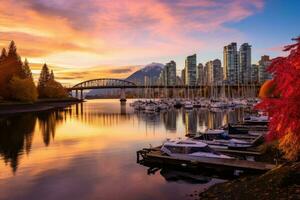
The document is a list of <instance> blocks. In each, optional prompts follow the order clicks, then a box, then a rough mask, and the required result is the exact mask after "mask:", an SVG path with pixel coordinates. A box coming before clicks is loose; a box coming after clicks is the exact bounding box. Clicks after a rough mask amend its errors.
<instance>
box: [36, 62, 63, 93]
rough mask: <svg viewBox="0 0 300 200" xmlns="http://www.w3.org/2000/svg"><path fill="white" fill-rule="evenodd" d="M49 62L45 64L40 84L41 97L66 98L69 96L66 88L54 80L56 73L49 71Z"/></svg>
mask: <svg viewBox="0 0 300 200" xmlns="http://www.w3.org/2000/svg"><path fill="white" fill-rule="evenodd" d="M49 71H50V70H49V68H48V66H47V64H44V66H43V68H42V71H41V74H40V78H39V84H38V92H39V96H40V97H41V98H64V97H67V92H66V90H65V88H64V87H63V86H62V85H61V84H60V83H59V82H57V81H55V80H54V73H53V71H51V73H50V72H49Z"/></svg>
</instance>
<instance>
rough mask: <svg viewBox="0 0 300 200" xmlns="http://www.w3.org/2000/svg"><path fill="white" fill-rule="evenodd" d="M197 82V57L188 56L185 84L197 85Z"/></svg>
mask: <svg viewBox="0 0 300 200" xmlns="http://www.w3.org/2000/svg"><path fill="white" fill-rule="evenodd" d="M196 82H197V55H196V54H194V55H191V56H188V57H187V58H186V60H185V84H186V85H189V86H193V85H196Z"/></svg>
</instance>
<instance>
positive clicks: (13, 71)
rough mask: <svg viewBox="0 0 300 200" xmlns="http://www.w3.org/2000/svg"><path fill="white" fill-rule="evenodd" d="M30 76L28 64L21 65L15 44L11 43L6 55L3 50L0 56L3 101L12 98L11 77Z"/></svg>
mask: <svg viewBox="0 0 300 200" xmlns="http://www.w3.org/2000/svg"><path fill="white" fill-rule="evenodd" d="M26 62H27V61H26ZM24 65H26V66H24ZM30 74H31V71H30V68H29V65H28V62H27V63H24V64H23V62H22V60H21V57H20V56H19V55H18V53H17V47H16V44H15V42H14V41H12V42H11V43H10V44H9V47H8V53H7V51H6V49H5V48H4V49H2V53H1V56H0V96H1V97H2V98H5V99H10V98H12V91H11V90H10V88H9V85H10V80H11V79H12V78H13V76H17V77H19V78H23V79H25V78H28V77H29V76H31V75H30ZM32 83H33V81H32ZM33 84H34V83H33Z"/></svg>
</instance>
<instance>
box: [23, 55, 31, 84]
mask: <svg viewBox="0 0 300 200" xmlns="http://www.w3.org/2000/svg"><path fill="white" fill-rule="evenodd" d="M22 70H23V74H24V77H25V78H31V79H32V73H31V70H30V67H29V63H28V61H27V58H25V61H24V64H23V66H22Z"/></svg>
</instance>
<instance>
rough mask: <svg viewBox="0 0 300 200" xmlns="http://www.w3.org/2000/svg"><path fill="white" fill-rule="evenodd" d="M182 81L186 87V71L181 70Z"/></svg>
mask: <svg viewBox="0 0 300 200" xmlns="http://www.w3.org/2000/svg"><path fill="white" fill-rule="evenodd" d="M181 81H182V83H183V85H186V81H185V69H183V70H181Z"/></svg>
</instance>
